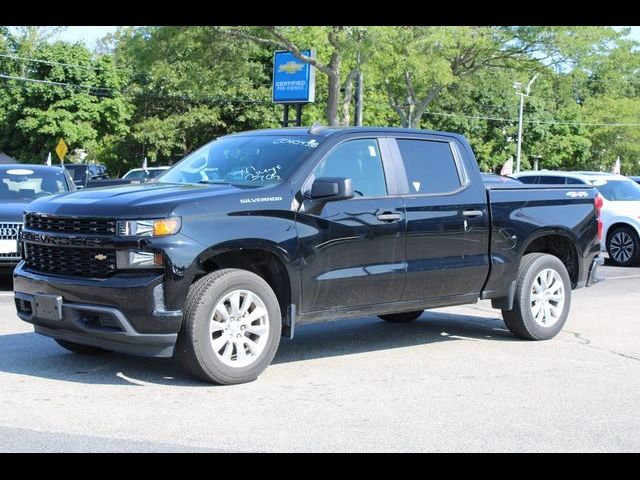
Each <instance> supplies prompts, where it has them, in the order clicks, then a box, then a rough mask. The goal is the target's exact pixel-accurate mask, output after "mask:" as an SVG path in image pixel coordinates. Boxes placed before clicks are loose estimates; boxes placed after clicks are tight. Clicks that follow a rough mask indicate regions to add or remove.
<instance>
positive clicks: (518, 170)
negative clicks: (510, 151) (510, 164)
mask: <svg viewBox="0 0 640 480" xmlns="http://www.w3.org/2000/svg"><path fill="white" fill-rule="evenodd" d="M536 78H538V74H537V73H536V74H535V76H534V77H533V78H532V79H531V80H530V81H529V83H528V84H527V93H523V92H516V95H520V115H519V117H518V118H519V120H518V154H517V156H516V173H520V154H521V152H522V114H523V112H524V97H528V96H529V90H530V89H531V85H533V82H535V81H536ZM520 87H522V84H521V83H520V82H516V83H514V84H513V88H515V89H516V90H517V89H519V88H520Z"/></svg>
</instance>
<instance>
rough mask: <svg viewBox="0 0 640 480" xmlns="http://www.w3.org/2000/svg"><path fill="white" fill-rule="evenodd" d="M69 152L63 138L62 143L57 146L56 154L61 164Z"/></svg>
mask: <svg viewBox="0 0 640 480" xmlns="http://www.w3.org/2000/svg"><path fill="white" fill-rule="evenodd" d="M68 151H69V147H67V144H66V143H64V139H63V138H61V139H60V141H59V142H58V145H56V154H57V155H58V158H59V159H60V163H64V156H65V155H66V154H67V152H68Z"/></svg>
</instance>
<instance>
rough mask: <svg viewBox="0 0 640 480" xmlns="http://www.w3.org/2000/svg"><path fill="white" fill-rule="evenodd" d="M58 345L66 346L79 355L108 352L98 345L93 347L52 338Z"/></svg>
mask: <svg viewBox="0 0 640 480" xmlns="http://www.w3.org/2000/svg"><path fill="white" fill-rule="evenodd" d="M54 340H55V341H56V342H57V343H58V345H60V346H61V347H62V348H66V349H67V350H69V351H70V352H73V353H79V354H80V355H101V354H103V353H109V350H105V349H104V348H100V347H93V346H91V345H82V344H81V343H75V342H68V341H67V340H58V339H54Z"/></svg>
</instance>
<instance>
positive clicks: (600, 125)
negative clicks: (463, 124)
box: [424, 112, 640, 127]
mask: <svg viewBox="0 0 640 480" xmlns="http://www.w3.org/2000/svg"><path fill="white" fill-rule="evenodd" d="M424 115H437V116H443V117H457V118H460V117H464V118H471V119H474V120H492V121H496V122H505V123H516V122H517V121H518V119H517V118H497V117H484V116H481V115H465V114H463V113H446V112H424ZM523 123H532V124H543V125H574V126H584V127H640V123H597V122H594V123H590V122H584V123H583V122H556V121H552V120H550V121H546V120H525V121H524V122H523Z"/></svg>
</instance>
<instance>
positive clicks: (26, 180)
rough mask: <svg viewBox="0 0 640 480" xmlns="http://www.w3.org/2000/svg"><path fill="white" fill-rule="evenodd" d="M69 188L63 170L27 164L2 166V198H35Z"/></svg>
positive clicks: (0, 194) (0, 197)
mask: <svg viewBox="0 0 640 480" xmlns="http://www.w3.org/2000/svg"><path fill="white" fill-rule="evenodd" d="M67 190H68V187H67V183H66V182H65V178H64V172H63V171H62V170H58V169H52V170H36V169H30V168H29V167H28V166H27V165H25V166H24V167H20V168H16V167H10V168H0V200H5V201H6V200H9V201H11V200H16V201H20V200H33V199H35V198H40V197H45V196H47V195H52V194H54V193H61V192H66V191H67Z"/></svg>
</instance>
